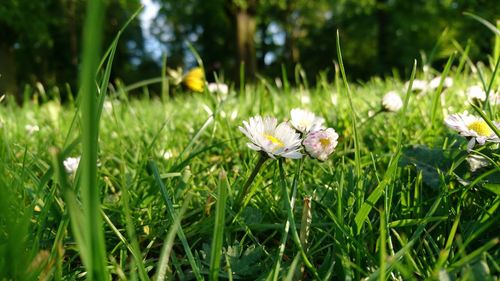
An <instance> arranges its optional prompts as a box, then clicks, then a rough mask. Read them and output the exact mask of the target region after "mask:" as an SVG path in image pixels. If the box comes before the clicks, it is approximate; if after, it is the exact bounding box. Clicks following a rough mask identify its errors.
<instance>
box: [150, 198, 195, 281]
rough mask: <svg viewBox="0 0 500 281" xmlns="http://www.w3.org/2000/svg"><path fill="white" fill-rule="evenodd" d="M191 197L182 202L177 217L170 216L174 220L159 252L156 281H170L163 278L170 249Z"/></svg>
mask: <svg viewBox="0 0 500 281" xmlns="http://www.w3.org/2000/svg"><path fill="white" fill-rule="evenodd" d="M191 197H192V195H191V194H189V195H188V196H187V198H186V200H185V201H184V204H182V207H181V209H180V211H179V213H178V214H177V215H174V214H172V217H173V218H174V220H173V224H172V226H171V227H170V229H169V230H168V233H167V238H166V239H165V242H164V244H163V247H162V250H161V255H160V259H159V260H158V264H159V266H158V271H157V273H156V280H157V281H163V280H165V279H167V280H170V279H168V278H166V276H165V275H166V274H167V269H168V260H169V257H170V253H171V252H172V248H173V247H174V239H175V234H177V231H178V230H179V229H180V228H181V219H182V216H184V213H185V212H186V210H187V207H188V205H189V201H191Z"/></svg>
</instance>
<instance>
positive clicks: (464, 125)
mask: <svg viewBox="0 0 500 281" xmlns="http://www.w3.org/2000/svg"><path fill="white" fill-rule="evenodd" d="M444 123H445V124H446V126H448V127H449V128H451V129H453V130H455V131H457V132H459V133H460V135H462V136H464V137H470V138H471V139H470V141H469V143H468V144H467V150H469V151H470V150H472V149H473V148H474V146H475V145H476V142H477V143H478V144H479V145H484V144H485V142H487V141H489V142H500V139H499V138H498V136H497V135H496V134H495V132H493V130H492V129H491V128H490V127H489V126H488V124H487V123H486V122H485V121H484V120H483V119H482V118H481V117H476V116H473V115H469V114H468V113H467V112H464V113H457V114H452V115H449V116H447V117H446V118H445V119H444ZM493 124H494V125H495V126H496V127H497V128H498V126H499V123H497V122H493Z"/></svg>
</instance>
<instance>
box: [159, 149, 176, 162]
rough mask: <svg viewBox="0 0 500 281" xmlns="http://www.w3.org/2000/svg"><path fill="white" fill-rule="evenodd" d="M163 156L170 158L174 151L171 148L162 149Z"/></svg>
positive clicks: (166, 158)
mask: <svg viewBox="0 0 500 281" xmlns="http://www.w3.org/2000/svg"><path fill="white" fill-rule="evenodd" d="M161 156H162V157H163V159H165V160H168V159H170V158H172V157H173V156H174V153H173V152H172V150H170V149H169V150H162V151H161Z"/></svg>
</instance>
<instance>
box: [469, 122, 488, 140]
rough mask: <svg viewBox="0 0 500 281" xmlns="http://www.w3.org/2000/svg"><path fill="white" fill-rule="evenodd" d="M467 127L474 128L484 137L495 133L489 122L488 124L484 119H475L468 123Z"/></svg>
mask: <svg viewBox="0 0 500 281" xmlns="http://www.w3.org/2000/svg"><path fill="white" fill-rule="evenodd" d="M467 128H468V129H469V130H473V131H474V132H476V133H477V134H478V135H480V136H483V137H487V136H490V135H491V134H492V133H493V131H492V130H491V129H490V127H489V126H488V124H486V122H484V121H473V122H471V123H470V124H469V125H467Z"/></svg>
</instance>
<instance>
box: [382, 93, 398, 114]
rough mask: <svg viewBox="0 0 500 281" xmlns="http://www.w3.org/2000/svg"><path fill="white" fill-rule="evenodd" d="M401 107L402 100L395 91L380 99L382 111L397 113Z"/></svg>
mask: <svg viewBox="0 0 500 281" xmlns="http://www.w3.org/2000/svg"><path fill="white" fill-rule="evenodd" d="M402 107H403V100H402V99H401V97H400V96H399V95H398V93H396V92H395V91H390V92H388V93H387V94H385V96H384V97H383V98H382V109H383V110H385V111H390V112H397V111H399V110H400V109H401V108H402Z"/></svg>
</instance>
